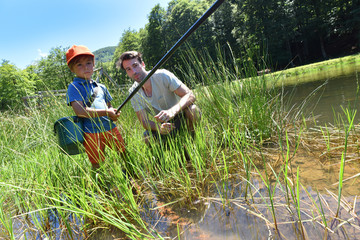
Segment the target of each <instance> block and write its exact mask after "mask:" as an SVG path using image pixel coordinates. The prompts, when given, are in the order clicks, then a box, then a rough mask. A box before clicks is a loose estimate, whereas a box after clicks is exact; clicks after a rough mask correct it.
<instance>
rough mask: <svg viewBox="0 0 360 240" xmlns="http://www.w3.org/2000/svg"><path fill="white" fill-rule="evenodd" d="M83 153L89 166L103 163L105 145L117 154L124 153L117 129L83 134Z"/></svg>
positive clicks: (121, 138) (122, 141) (121, 139)
mask: <svg viewBox="0 0 360 240" xmlns="http://www.w3.org/2000/svg"><path fill="white" fill-rule="evenodd" d="M84 138H85V141H84V147H85V152H86V154H87V155H88V157H89V160H90V162H91V164H97V163H99V162H103V161H105V151H104V150H105V145H106V146H108V147H110V148H111V149H115V150H116V151H118V152H121V153H124V152H125V142H124V139H123V137H122V136H121V134H120V132H119V130H118V128H117V127H115V128H113V129H111V130H109V131H106V132H102V133H84Z"/></svg>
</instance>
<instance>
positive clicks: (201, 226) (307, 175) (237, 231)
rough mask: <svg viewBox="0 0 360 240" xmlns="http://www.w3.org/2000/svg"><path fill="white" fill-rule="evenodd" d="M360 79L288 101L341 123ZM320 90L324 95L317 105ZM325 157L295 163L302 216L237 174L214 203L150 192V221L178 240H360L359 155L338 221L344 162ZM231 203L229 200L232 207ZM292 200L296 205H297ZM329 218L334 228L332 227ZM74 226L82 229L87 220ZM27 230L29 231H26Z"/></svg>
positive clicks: (294, 92) (291, 94)
mask: <svg viewBox="0 0 360 240" xmlns="http://www.w3.org/2000/svg"><path fill="white" fill-rule="evenodd" d="M358 79H359V77H358V75H357V71H354V72H353V73H352V74H346V75H338V76H336V77H331V78H327V79H324V80H325V81H326V82H324V81H316V82H308V83H305V84H301V85H298V86H296V87H286V88H285V92H286V93H287V94H286V101H287V102H288V106H301V103H302V102H304V101H305V102H306V105H305V109H307V110H306V111H307V112H308V113H310V112H313V113H314V115H318V117H317V120H316V121H317V124H320V125H324V124H325V123H326V124H328V123H334V112H340V113H341V112H342V109H341V107H348V106H351V107H352V108H354V109H357V110H358V111H359V109H360V106H359V105H360V103H359V102H358V100H357V99H358V95H357V91H356V89H357V87H358ZM317 88H319V89H318V91H317V92H316V93H315V94H314V95H313V96H312V97H311V98H309V95H310V94H311V93H312V92H313V91H314V90H315V89H317ZM359 122H360V119H359V118H357V119H356V123H359ZM277 151H278V150H277ZM322 151H323V150H322V149H320V150H318V151H312V152H308V151H304V150H299V151H298V153H297V154H296V156H295V157H294V158H293V159H292V160H291V161H292V170H293V171H294V172H293V178H292V180H294V178H296V169H297V167H299V176H300V182H301V184H302V186H300V187H301V190H300V196H299V199H298V201H299V203H298V204H299V207H300V209H301V210H300V211H299V212H298V209H297V208H296V207H294V206H295V204H294V202H295V201H296V199H293V198H292V197H291V196H290V197H288V196H289V195H287V194H288V193H286V191H284V186H282V185H281V184H279V183H278V184H276V181H275V180H274V182H273V188H272V192H273V193H274V197H273V198H272V201H273V207H274V208H273V209H274V210H272V205H271V201H270V199H271V198H269V191H268V189H267V188H266V186H265V185H264V183H263V182H262V181H261V180H260V178H258V177H256V176H255V177H253V178H252V179H251V184H247V182H246V181H245V178H244V177H243V175H242V174H241V173H234V174H231V175H230V176H229V179H228V180H226V181H221V182H217V183H215V186H214V187H213V191H212V192H213V194H212V195H211V194H210V195H211V197H208V198H204V199H198V200H196V201H194V202H193V203H192V204H185V203H181V201H179V202H178V203H177V204H173V205H169V206H166V207H160V208H159V206H161V205H164V204H165V202H163V201H162V200H161V199H160V198H159V196H156V195H155V194H153V193H152V192H151V191H150V192H149V193H148V194H146V197H145V198H146V199H145V200H143V201H142V202H143V205H142V209H143V210H142V212H141V214H142V218H143V219H144V220H145V221H146V222H147V223H148V224H149V226H150V227H152V228H153V229H156V230H157V231H158V232H159V233H161V235H162V236H163V237H165V238H166V239H177V236H178V234H181V236H182V237H181V239H189V240H190V239H194V240H195V239H204V240H205V239H207V240H218V239H219V240H223V239H247V240H248V239H304V238H305V239H360V217H358V216H360V203H359V202H358V200H357V196H359V195H360V181H359V179H358V178H351V177H352V176H355V175H356V174H358V173H359V172H360V157H359V154H358V152H357V153H356V152H351V151H350V152H349V153H348V155H347V156H348V158H347V159H348V162H347V164H346V167H345V174H344V178H345V179H351V180H348V181H346V182H345V183H344V189H343V196H344V197H343V199H342V203H341V207H340V210H339V214H338V218H334V217H333V216H335V213H336V211H337V207H338V204H337V203H338V201H337V195H338V184H337V182H338V179H339V178H338V176H339V169H340V158H341V156H340V155H339V156H336V155H335V156H331V157H329V158H322V157H321V156H323V152H322ZM273 167H274V168H275V167H276V166H273ZM240 171H241V170H239V172H240ZM294 176H295V177H294ZM244 189H248V190H249V191H252V196H253V197H252V198H251V199H248V198H245V197H244ZM290 195H291V194H290ZM224 196H226V199H227V200H224V198H225V197H224ZM286 199H290V200H291V201H292V202H293V203H292V204H289V203H288V202H287V200H286ZM154 209H156V210H154ZM274 215H275V219H276V222H277V224H276V225H275V224H274ZM322 217H324V218H326V219H327V221H328V222H327V223H324V221H323V219H322ZM299 218H301V224H300V221H299ZM19 222H23V221H21V220H20V221H19ZM71 222H74V223H75V225H74V227H75V228H77V227H79V224H78V223H80V222H81V220H79V219H77V220H75V221H74V220H72V221H71ZM52 224H53V228H57V227H56V226H58V225H59V223H58V222H57V220H56V218H54V219H52ZM325 224H327V227H326V226H325ZM80 225H81V224H80ZM15 228H17V227H16V226H15ZM19 228H21V229H23V228H24V226H22V227H19ZM25 228H27V227H26V226H25ZM78 232H81V231H78ZM55 235H57V237H55V238H56V239H67V238H62V237H61V231H59V233H58V234H55ZM121 236H122V234H121V232H119V231H118V230H116V229H111V230H110V231H101V232H98V233H96V234H94V235H92V236H84V235H82V234H75V235H73V236H72V237H70V239H71V238H72V239H123V238H122V237H121ZM27 238H29V239H42V237H41V236H39V235H37V234H36V231H35V234H34V235H31V234H30V233H29V234H27ZM0 239H1V234H0Z"/></svg>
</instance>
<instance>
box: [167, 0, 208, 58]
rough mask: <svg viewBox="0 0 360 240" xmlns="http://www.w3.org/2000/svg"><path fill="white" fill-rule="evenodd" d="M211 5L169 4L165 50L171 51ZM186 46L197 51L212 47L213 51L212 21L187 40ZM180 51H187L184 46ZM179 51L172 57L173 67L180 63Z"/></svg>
mask: <svg viewBox="0 0 360 240" xmlns="http://www.w3.org/2000/svg"><path fill="white" fill-rule="evenodd" d="M208 7H209V4H208V3H207V2H206V1H191V0H176V1H171V2H170V3H169V8H168V10H167V15H166V21H165V22H164V26H163V32H164V33H166V34H164V36H165V39H166V41H165V43H166V46H165V48H166V49H167V50H169V49H170V48H171V47H172V46H173V45H174V44H175V43H176V42H177V41H178V40H179V39H180V37H181V36H182V35H183V34H185V33H186V31H187V30H188V29H189V28H190V27H191V26H192V25H193V24H194V23H195V22H196V21H197V20H198V19H199V18H200V17H201V16H202V15H203V14H204V12H205V11H206V10H207V9H208ZM186 44H187V45H188V46H190V47H191V48H194V49H196V50H201V49H203V48H204V47H205V48H206V47H210V50H213V46H214V41H213V32H212V25H211V23H210V21H205V22H204V23H203V24H202V25H201V26H200V27H199V28H198V29H197V30H196V31H195V32H193V33H192V35H191V36H190V37H189V38H188V39H187V40H186ZM180 49H185V48H184V46H182V48H180ZM179 54H180V53H179V50H178V51H177V52H175V53H174V55H173V56H172V59H171V62H172V65H174V64H177V63H179V62H180V61H181V60H180V57H179Z"/></svg>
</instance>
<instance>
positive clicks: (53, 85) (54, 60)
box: [31, 46, 74, 91]
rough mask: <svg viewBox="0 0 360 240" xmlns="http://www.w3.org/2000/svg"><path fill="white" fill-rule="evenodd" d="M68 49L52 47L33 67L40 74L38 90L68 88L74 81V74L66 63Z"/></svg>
mask: <svg viewBox="0 0 360 240" xmlns="http://www.w3.org/2000/svg"><path fill="white" fill-rule="evenodd" d="M67 49H68V47H66V48H63V47H61V46H60V47H56V48H52V49H51V50H50V53H49V55H48V56H46V57H43V58H41V59H40V60H39V61H38V62H37V63H36V64H35V66H34V67H32V68H31V70H32V71H34V73H36V74H37V76H38V81H37V84H36V88H37V90H38V91H43V90H59V89H66V88H67V86H68V85H69V83H70V82H71V81H72V79H73V77H74V75H73V73H72V72H71V71H70V69H69V67H68V66H67V63H66V51H67Z"/></svg>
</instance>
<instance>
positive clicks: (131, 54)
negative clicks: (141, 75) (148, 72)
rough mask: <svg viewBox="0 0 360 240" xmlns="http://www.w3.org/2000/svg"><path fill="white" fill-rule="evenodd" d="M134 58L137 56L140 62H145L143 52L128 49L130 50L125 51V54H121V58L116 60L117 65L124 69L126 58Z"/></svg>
mask: <svg viewBox="0 0 360 240" xmlns="http://www.w3.org/2000/svg"><path fill="white" fill-rule="evenodd" d="M133 58H137V60H138V61H139V63H142V62H143V60H142V54H141V53H139V52H137V51H128V52H124V53H123V54H121V56H120V58H119V60H118V61H117V62H116V66H117V67H120V68H121V69H124V66H123V62H124V61H125V60H129V59H133ZM124 70H125V69H124Z"/></svg>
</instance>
